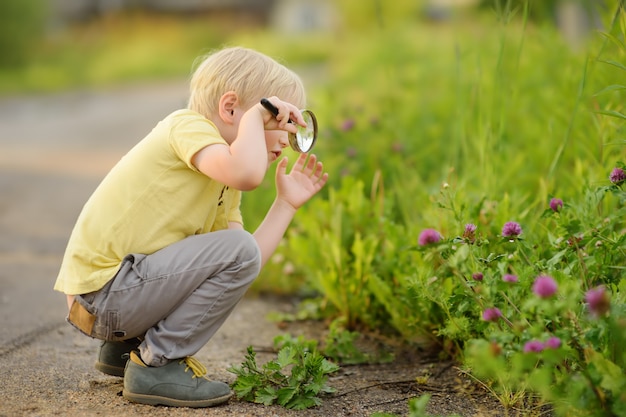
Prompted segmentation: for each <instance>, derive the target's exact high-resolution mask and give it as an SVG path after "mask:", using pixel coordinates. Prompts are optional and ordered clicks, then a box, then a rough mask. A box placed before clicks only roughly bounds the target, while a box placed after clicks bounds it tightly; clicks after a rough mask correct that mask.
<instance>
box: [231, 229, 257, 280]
mask: <svg viewBox="0 0 626 417" xmlns="http://www.w3.org/2000/svg"><path fill="white" fill-rule="evenodd" d="M231 232H232V238H233V239H234V241H235V242H236V246H237V253H238V256H237V257H238V260H239V262H240V263H241V265H242V266H243V267H245V268H247V269H250V271H251V273H254V275H258V273H259V272H260V270H261V249H260V248H259V245H258V244H257V241H256V239H255V238H254V236H252V235H251V234H250V233H249V232H247V231H245V230H232V231H231Z"/></svg>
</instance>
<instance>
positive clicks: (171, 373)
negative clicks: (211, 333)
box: [122, 351, 232, 407]
mask: <svg viewBox="0 0 626 417" xmlns="http://www.w3.org/2000/svg"><path fill="white" fill-rule="evenodd" d="M205 374H206V368H205V367H204V366H203V365H202V364H201V363H200V362H198V360H197V359H195V358H192V357H187V358H183V359H179V360H175V361H172V362H170V363H168V364H167V365H164V366H159V367H153V366H148V365H146V364H145V363H143V361H142V360H141V358H140V357H139V354H138V352H137V351H132V352H131V353H130V359H129V361H128V363H127V364H126V372H125V374H124V391H122V395H123V396H124V398H126V399H127V400H129V401H132V402H136V403H141V404H150V405H167V406H171V407H211V406H214V405H218V404H222V403H225V402H226V401H228V400H229V399H230V397H231V396H232V392H231V390H230V387H229V386H228V384H225V383H223V382H218V381H211V380H209V379H208V378H206V377H205Z"/></svg>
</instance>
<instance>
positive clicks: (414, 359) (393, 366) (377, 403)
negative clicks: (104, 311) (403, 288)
mask: <svg viewBox="0 0 626 417" xmlns="http://www.w3.org/2000/svg"><path fill="white" fill-rule="evenodd" d="M292 308H293V304H291V303H289V302H287V301H286V300H278V299H276V298H267V297H260V298H251V297H248V298H245V299H244V300H243V301H242V302H241V303H240V304H239V306H238V307H237V308H236V310H235V311H234V313H233V314H232V315H231V317H230V318H229V319H228V320H227V322H226V323H225V325H224V326H223V327H222V329H220V331H219V332H218V333H217V334H216V336H215V337H214V338H213V340H211V341H210V342H209V344H208V345H207V346H205V347H204V348H203V349H202V350H201V351H200V352H199V353H198V354H197V358H198V359H199V360H201V361H202V362H203V363H204V364H205V365H206V366H207V369H208V372H209V377H211V378H215V379H219V380H222V381H226V382H233V381H234V379H235V377H234V375H233V374H231V373H230V372H228V371H226V369H227V368H228V367H229V366H231V365H239V364H240V363H241V362H242V361H243V358H244V354H245V350H246V347H247V346H249V345H252V346H254V347H255V350H257V351H258V352H259V353H258V354H257V360H258V361H259V362H264V361H266V360H270V359H273V358H274V354H273V353H271V348H272V342H273V339H274V337H275V336H277V335H280V334H283V333H289V334H291V335H293V336H298V335H304V336H305V337H307V338H308V337H310V335H311V334H314V333H319V332H320V331H321V329H322V328H323V326H320V324H319V323H291V324H289V325H287V326H286V328H285V326H284V325H281V326H280V327H279V326H278V325H277V324H276V323H273V322H271V321H269V320H267V319H266V318H265V317H266V316H267V315H268V314H270V313H273V312H276V311H281V312H288V311H290V310H291V309H292ZM18 342H19V343H16V344H15V346H14V348H13V349H11V350H6V349H5V351H4V352H0V358H1V361H0V363H1V364H0V375H2V384H1V385H2V391H3V393H5V395H4V399H3V402H2V405H1V406H0V415H2V416H54V415H71V416H118V415H123V416H130V417H133V416H195V415H207V414H208V415H211V416H218V417H219V416H260V417H261V416H263V417H265V416H266V417H269V416H291V415H294V416H296V415H297V416H302V417H307V416H370V415H372V414H373V413H376V412H385V413H391V414H396V415H407V414H408V401H409V399H410V398H413V397H416V396H420V395H422V394H430V395H431V396H432V397H431V401H430V406H429V409H430V410H431V412H432V413H433V414H436V415H449V414H453V413H457V414H459V415H461V416H498V415H503V414H504V413H503V410H502V409H501V407H500V405H499V404H498V403H497V402H496V401H495V400H494V399H493V398H492V397H490V396H489V395H488V394H487V393H486V392H485V391H484V390H483V389H482V388H480V387H479V386H477V385H476V384H474V383H473V382H472V381H471V380H469V378H467V377H465V376H463V375H462V374H461V373H459V371H458V369H457V367H456V365H455V364H454V363H453V362H449V361H440V360H438V359H437V355H436V352H420V351H419V350H415V351H413V352H407V351H406V350H405V351H404V352H403V353H401V354H400V355H399V357H398V358H397V359H396V360H395V361H394V362H391V363H386V364H374V365H358V366H342V367H341V370H340V371H339V372H337V373H336V374H333V375H332V376H331V378H330V379H329V385H331V386H332V387H333V388H335V389H336V390H337V392H336V393H334V394H332V395H328V396H325V397H323V403H322V405H321V406H320V407H317V408H313V409H309V410H303V411H292V410H287V409H284V408H282V407H278V406H270V407H268V406H264V405H259V404H253V403H249V402H243V401H239V400H237V399H232V400H231V401H230V402H229V403H228V404H225V405H222V406H219V407H216V408H211V409H205V410H203V409H189V408H181V409H178V408H168V407H152V406H146V405H139V404H132V403H130V402H128V401H126V400H125V399H124V398H123V397H122V396H121V391H122V388H123V386H122V379H121V378H115V377H109V376H106V375H104V374H101V373H99V372H98V371H96V370H95V369H94V368H93V363H94V361H95V355H96V351H97V346H98V341H95V340H92V339H90V338H87V337H85V336H83V335H82V334H80V333H78V332H77V331H75V330H74V329H73V328H71V327H70V326H69V325H67V324H65V323H62V322H61V323H57V324H56V325H52V326H48V327H47V328H41V329H39V330H38V331H36V332H34V333H33V334H31V335H30V337H28V335H27V336H26V337H24V338H23V340H21V341H18ZM418 377H419V378H418ZM418 380H419V382H418ZM7 393H8V396H7V395H6V394H7Z"/></svg>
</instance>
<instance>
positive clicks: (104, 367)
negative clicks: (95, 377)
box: [94, 362, 124, 378]
mask: <svg viewBox="0 0 626 417" xmlns="http://www.w3.org/2000/svg"><path fill="white" fill-rule="evenodd" d="M94 367H95V368H96V369H97V370H98V371H100V372H102V373H103V374H107V375H111V376H119V377H121V378H123V377H124V368H120V367H119V366H113V365H109V364H106V363H103V362H96V364H95V365H94Z"/></svg>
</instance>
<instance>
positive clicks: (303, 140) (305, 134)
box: [292, 110, 317, 152]
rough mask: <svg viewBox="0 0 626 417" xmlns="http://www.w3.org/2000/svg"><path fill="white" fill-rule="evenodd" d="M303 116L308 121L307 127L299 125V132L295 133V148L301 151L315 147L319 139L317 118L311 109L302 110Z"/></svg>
mask: <svg viewBox="0 0 626 417" xmlns="http://www.w3.org/2000/svg"><path fill="white" fill-rule="evenodd" d="M302 118H303V119H304V121H305V122H306V127H303V126H298V133H296V135H295V142H296V145H297V148H295V147H294V149H295V150H296V151H300V152H308V151H310V150H311V149H312V148H313V145H314V144H315V140H316V139H317V120H316V119H315V115H314V114H313V112H311V111H310V110H302ZM292 147H293V146H292Z"/></svg>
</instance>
